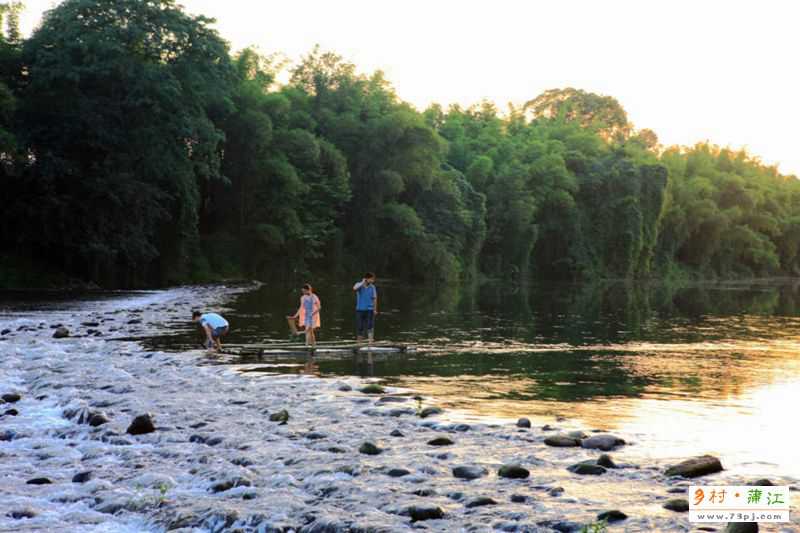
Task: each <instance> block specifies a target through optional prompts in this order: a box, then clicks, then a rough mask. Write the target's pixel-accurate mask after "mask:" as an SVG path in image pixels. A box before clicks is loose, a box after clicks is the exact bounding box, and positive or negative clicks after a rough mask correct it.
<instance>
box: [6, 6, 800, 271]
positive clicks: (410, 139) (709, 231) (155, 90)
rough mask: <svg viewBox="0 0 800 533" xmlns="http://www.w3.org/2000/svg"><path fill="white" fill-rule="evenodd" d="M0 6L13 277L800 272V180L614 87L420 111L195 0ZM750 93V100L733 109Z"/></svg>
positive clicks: (320, 55)
mask: <svg viewBox="0 0 800 533" xmlns="http://www.w3.org/2000/svg"><path fill="white" fill-rule="evenodd" d="M20 9H22V6H21V5H20V4H18V3H6V4H2V16H3V21H2V27H3V37H2V41H1V42H0V180H2V190H3V198H4V202H3V207H2V210H1V211H0V217H1V218H2V220H0V246H2V250H3V253H2V256H0V286H7V287H15V286H16V287H18V286H42V285H48V284H54V285H58V284H64V283H66V282H67V281H68V280H81V281H84V282H89V281H91V282H93V283H96V284H98V285H100V286H104V287H136V286H152V285H166V284H174V283H182V282H190V281H208V280H214V279H221V278H259V279H266V278H274V277H275V276H287V277H297V276H300V275H306V274H308V273H314V274H316V275H325V274H327V275H332V274H334V273H335V272H336V271H338V270H348V271H351V272H352V271H358V272H360V271H362V270H365V269H372V270H376V271H378V272H380V273H381V274H382V275H384V276H386V275H390V276H395V277H400V278H405V279H413V280H420V281H433V282H457V281H461V280H466V279H482V278H499V277H512V278H514V279H531V278H533V279H548V280H550V279H557V280H591V279H598V278H615V279H636V278H652V277H668V278H687V277H694V278H700V277H703V278H720V277H745V276H746V277H766V276H786V275H800V180H798V179H796V178H795V177H794V176H783V175H781V174H779V173H778V172H777V170H776V169H775V168H774V167H770V166H766V165H763V164H762V163H760V161H759V160H758V159H757V158H755V157H752V156H750V155H748V154H747V153H745V152H743V151H732V150H729V149H724V148H720V147H717V146H713V145H710V144H699V145H697V146H693V147H664V146H661V145H660V144H659V142H658V139H657V137H656V135H655V134H654V133H653V132H652V131H650V130H647V129H636V128H635V127H634V126H633V125H632V124H631V123H630V122H629V120H628V118H627V115H626V113H625V110H624V109H623V107H622V106H621V105H620V104H619V103H618V102H617V101H616V100H615V99H614V98H612V97H609V96H602V95H597V94H592V93H588V92H584V91H581V90H577V89H572V88H566V89H554V90H549V91H547V92H545V93H543V94H541V95H539V96H535V95H532V99H531V100H530V101H529V102H527V103H526V104H524V105H522V106H520V107H514V106H511V107H509V109H508V110H506V111H504V112H500V111H499V110H498V109H497V108H496V107H495V105H493V104H492V103H489V102H481V103H479V104H477V105H474V106H472V107H469V108H462V107H459V106H451V107H449V108H447V109H444V108H442V107H441V106H438V105H433V106H431V107H430V108H428V109H426V110H424V111H419V110H417V109H415V108H414V107H413V106H411V105H409V104H408V103H405V102H403V101H402V100H401V99H400V98H399V97H398V96H397V94H395V92H394V90H393V88H392V86H391V84H390V83H389V82H388V81H387V80H386V79H385V78H384V77H383V75H382V74H381V73H380V72H376V73H373V74H363V73H361V72H359V71H358V70H357V68H356V67H355V66H354V65H353V64H350V63H348V62H347V61H346V60H345V59H343V58H342V57H340V56H338V55H336V54H334V53H331V52H326V51H322V50H319V49H318V48H314V49H312V50H311V51H310V52H309V54H308V55H307V56H305V57H303V58H301V59H300V60H299V61H298V62H296V63H295V64H294V65H293V66H292V67H291V76H290V79H289V81H288V82H286V83H282V84H278V83H277V82H276V77H277V74H278V73H279V72H280V71H281V69H284V68H286V65H284V63H283V62H282V61H279V60H278V59H277V56H269V55H263V54H261V53H259V52H258V51H256V50H252V49H247V50H243V51H239V52H236V53H233V52H231V50H230V47H229V46H228V44H227V43H226V42H225V40H224V39H223V38H222V37H221V36H220V35H218V33H217V32H216V30H214V29H213V21H212V20H210V19H207V18H205V17H201V16H191V15H189V14H187V13H185V12H184V11H183V10H182V9H181V8H180V7H179V6H178V5H177V4H176V3H175V2H174V1H173V0H148V1H141V0H66V1H64V2H63V3H61V4H60V5H58V6H57V7H55V8H53V9H52V10H50V11H48V12H47V13H46V14H45V16H44V18H43V20H42V21H41V24H40V25H39V27H38V28H37V29H36V30H35V32H34V33H33V34H32V35H31V36H30V37H29V38H23V37H22V36H21V34H20V31H19V29H18V20H19V12H20ZM732 112H734V110H732Z"/></svg>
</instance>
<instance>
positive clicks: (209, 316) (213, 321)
mask: <svg viewBox="0 0 800 533" xmlns="http://www.w3.org/2000/svg"><path fill="white" fill-rule="evenodd" d="M200 323H201V324H208V325H209V326H210V327H211V329H217V328H224V327H227V326H228V321H227V320H225V319H224V318H222V317H221V316H220V315H218V314H217V313H205V314H203V315H200Z"/></svg>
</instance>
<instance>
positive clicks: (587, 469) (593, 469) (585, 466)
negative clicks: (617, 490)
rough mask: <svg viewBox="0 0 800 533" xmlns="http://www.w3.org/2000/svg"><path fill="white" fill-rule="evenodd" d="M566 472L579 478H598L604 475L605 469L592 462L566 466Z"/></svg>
mask: <svg viewBox="0 0 800 533" xmlns="http://www.w3.org/2000/svg"><path fill="white" fill-rule="evenodd" d="M567 470H569V471H570V472H572V473H573V474H578V475H581V476H599V475H601V474H605V473H606V469H605V468H603V467H602V466H600V465H598V464H595V463H594V462H584V463H577V464H574V465H572V466H568V467H567Z"/></svg>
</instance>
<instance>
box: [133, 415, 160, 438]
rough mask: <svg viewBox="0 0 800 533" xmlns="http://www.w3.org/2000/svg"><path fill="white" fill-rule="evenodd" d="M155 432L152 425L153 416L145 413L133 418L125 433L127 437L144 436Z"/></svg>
mask: <svg viewBox="0 0 800 533" xmlns="http://www.w3.org/2000/svg"><path fill="white" fill-rule="evenodd" d="M155 430H156V427H155V426H154V425H153V416H152V415H151V414H149V413H147V414H143V415H139V416H137V417H136V418H134V419H133V422H131V425H130V426H128V430H127V433H128V434H129V435H144V434H145V433H152V432H154V431H155Z"/></svg>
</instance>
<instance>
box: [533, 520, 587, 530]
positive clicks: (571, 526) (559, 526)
mask: <svg viewBox="0 0 800 533" xmlns="http://www.w3.org/2000/svg"><path fill="white" fill-rule="evenodd" d="M537 525H539V526H543V527H547V528H550V529H553V530H555V531H558V532H559V533H576V532H579V531H580V532H583V531H587V529H585V528H584V525H583V524H579V523H578V522H570V521H568V520H558V521H556V520H545V521H542V522H538V523H537Z"/></svg>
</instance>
